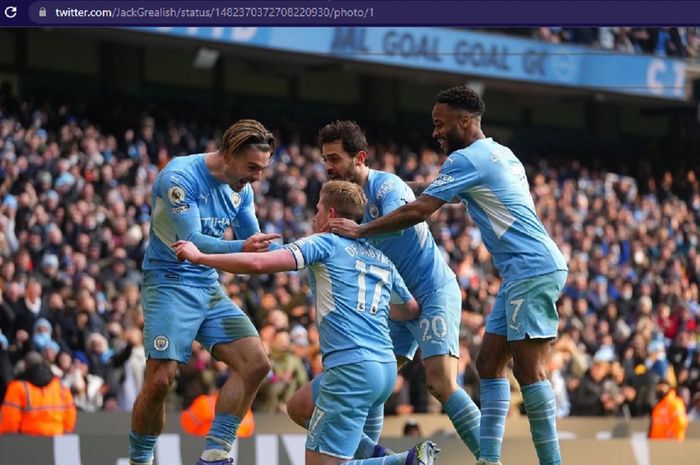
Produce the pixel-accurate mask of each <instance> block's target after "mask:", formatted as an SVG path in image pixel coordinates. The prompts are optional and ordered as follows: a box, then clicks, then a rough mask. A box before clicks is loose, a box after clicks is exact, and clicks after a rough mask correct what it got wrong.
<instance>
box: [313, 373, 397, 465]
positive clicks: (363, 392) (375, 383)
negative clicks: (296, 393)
mask: <svg viewBox="0 0 700 465" xmlns="http://www.w3.org/2000/svg"><path fill="white" fill-rule="evenodd" d="M395 383H396V362H388V363H382V362H360V363H351V364H349V365H341V366H338V367H333V368H329V369H328V370H324V372H323V376H321V377H320V381H317V382H316V386H317V387H318V391H317V392H318V398H317V399H316V404H315V407H314V413H313V415H312V416H311V420H310V421H309V432H308V435H307V436H306V448H307V449H308V450H310V451H314V452H320V453H322V454H327V455H331V456H333V457H338V458H341V459H351V458H352V457H353V455H354V454H355V451H356V450H357V447H358V446H359V445H360V439H361V437H362V430H363V428H364V426H365V422H366V420H367V417H368V415H369V414H370V412H373V411H376V410H377V409H378V408H379V407H381V406H383V405H384V402H386V400H387V399H388V398H389V396H390V395H391V391H392V390H393V389H394V384H395ZM313 387H314V386H313V384H312V388H313Z"/></svg>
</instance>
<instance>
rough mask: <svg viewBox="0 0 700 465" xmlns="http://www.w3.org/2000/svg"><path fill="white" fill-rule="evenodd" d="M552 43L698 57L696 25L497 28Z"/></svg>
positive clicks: (699, 34)
mask: <svg viewBox="0 0 700 465" xmlns="http://www.w3.org/2000/svg"><path fill="white" fill-rule="evenodd" d="M498 31H499V32H503V33H505V34H509V35H513V34H515V35H519V36H521V37H528V38H532V39H537V40H542V41H545V42H549V43H552V44H572V45H584V46H590V47H595V48H600V49H603V50H609V51H615V52H622V53H645V54H651V55H656V56H662V57H682V58H689V59H697V57H699V56H700V28H697V27H551V26H550V27H538V28H508V29H498Z"/></svg>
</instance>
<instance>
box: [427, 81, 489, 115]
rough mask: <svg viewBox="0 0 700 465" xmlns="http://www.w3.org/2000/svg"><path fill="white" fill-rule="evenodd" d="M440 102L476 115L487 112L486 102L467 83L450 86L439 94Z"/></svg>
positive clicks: (438, 99)
mask: <svg viewBox="0 0 700 465" xmlns="http://www.w3.org/2000/svg"><path fill="white" fill-rule="evenodd" d="M437 102H438V103H446V104H447V105H449V106H450V107H452V108H454V109H456V110H464V111H466V112H467V113H470V114H472V115H475V116H481V115H483V114H484V112H486V104H485V103H484V101H483V100H482V99H481V97H479V94H477V93H476V92H474V90H473V89H471V88H470V87H468V86H466V85H461V86H456V87H450V88H449V89H445V90H443V91H441V92H440V93H438V94H437Z"/></svg>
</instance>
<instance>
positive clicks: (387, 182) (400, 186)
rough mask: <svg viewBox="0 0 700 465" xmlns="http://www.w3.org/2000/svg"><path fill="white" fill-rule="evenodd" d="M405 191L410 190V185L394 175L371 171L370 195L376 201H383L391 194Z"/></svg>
mask: <svg viewBox="0 0 700 465" xmlns="http://www.w3.org/2000/svg"><path fill="white" fill-rule="evenodd" d="M405 189H408V185H407V184H406V183H405V182H404V181H403V179H401V178H400V177H398V176H397V175H395V174H394V173H388V172H386V171H377V170H371V172H370V195H371V196H372V197H374V198H375V199H376V200H378V201H381V200H382V199H383V198H384V197H386V196H387V195H388V194H389V193H391V192H395V191H400V192H401V191H403V190H405Z"/></svg>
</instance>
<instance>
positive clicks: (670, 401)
mask: <svg viewBox="0 0 700 465" xmlns="http://www.w3.org/2000/svg"><path fill="white" fill-rule="evenodd" d="M656 397H657V399H658V403H657V404H656V405H655V406H654V410H652V412H651V422H650V424H649V439H675V440H677V441H683V440H684V439H685V432H686V430H687V429H688V416H687V414H686V411H685V403H684V402H683V399H681V398H680V397H679V396H678V395H677V394H676V390H675V389H674V388H672V387H671V384H670V383H669V382H668V380H667V379H665V378H662V379H660V380H659V382H658V383H657V385H656Z"/></svg>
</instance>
